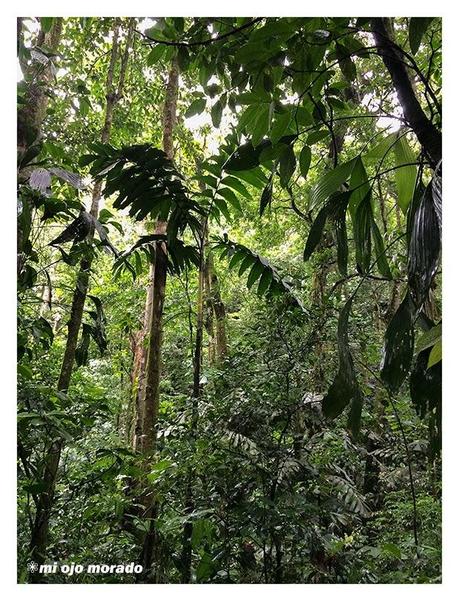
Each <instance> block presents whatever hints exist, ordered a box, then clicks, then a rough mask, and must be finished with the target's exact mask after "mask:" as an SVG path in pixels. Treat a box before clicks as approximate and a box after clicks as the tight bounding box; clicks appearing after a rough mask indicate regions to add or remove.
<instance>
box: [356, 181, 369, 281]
mask: <svg viewBox="0 0 459 601" xmlns="http://www.w3.org/2000/svg"><path fill="white" fill-rule="evenodd" d="M372 221H373V213H372V207H371V191H370V192H368V193H367V195H366V196H365V198H364V199H363V200H362V201H361V202H360V204H359V206H358V207H357V210H356V212H355V219H354V242H355V259H356V262H357V270H358V271H359V273H367V272H368V270H369V268H370V261H371V224H372Z"/></svg>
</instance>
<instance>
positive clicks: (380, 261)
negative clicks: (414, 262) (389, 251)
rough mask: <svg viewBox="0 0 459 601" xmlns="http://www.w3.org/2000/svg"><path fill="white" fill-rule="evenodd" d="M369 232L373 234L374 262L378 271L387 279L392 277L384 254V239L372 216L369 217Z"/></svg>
mask: <svg viewBox="0 0 459 601" xmlns="http://www.w3.org/2000/svg"><path fill="white" fill-rule="evenodd" d="M371 233H372V236H373V242H374V245H375V254H376V257H375V259H376V264H377V266H378V271H379V273H380V274H381V275H382V276H383V277H385V278H388V279H389V280H391V279H392V272H391V270H390V267H389V262H388V260H387V256H386V250H385V247H384V241H383V239H382V236H381V232H380V231H379V227H378V224H377V223H376V221H375V219H374V217H372V219H371Z"/></svg>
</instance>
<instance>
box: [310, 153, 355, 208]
mask: <svg viewBox="0 0 459 601" xmlns="http://www.w3.org/2000/svg"><path fill="white" fill-rule="evenodd" d="M355 161H356V159H351V160H350V161H348V162H347V163H343V164H342V165H338V167H336V168H335V169H332V170H331V171H327V173H326V174H325V175H323V176H322V177H321V178H320V179H319V181H318V182H316V184H314V186H313V188H312V190H311V196H310V208H314V207H319V206H321V205H322V203H323V202H324V201H325V200H326V199H327V198H328V197H329V196H330V195H331V194H333V192H336V191H337V190H338V188H339V187H340V186H341V185H342V184H343V183H344V182H345V181H346V180H347V179H348V177H349V176H350V174H351V173H352V169H353V168H354V165H355Z"/></svg>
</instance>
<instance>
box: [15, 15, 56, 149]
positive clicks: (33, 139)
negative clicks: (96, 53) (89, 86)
mask: <svg viewBox="0 0 459 601" xmlns="http://www.w3.org/2000/svg"><path fill="white" fill-rule="evenodd" d="M61 34H62V17H56V18H55V19H54V21H53V24H52V26H51V29H50V30H49V31H48V32H47V33H44V32H43V30H40V31H39V33H38V36H37V40H36V43H35V46H39V47H44V48H46V50H47V51H49V52H50V53H51V54H55V53H56V51H57V48H58V46H59V42H60V39H61ZM21 35H22V19H18V45H19V44H20V39H21ZM21 68H22V70H23V75H24V79H25V80H26V81H27V82H28V85H27V91H26V95H25V102H24V104H23V105H22V107H21V108H20V109H19V111H18V120H17V136H18V138H17V145H18V154H19V156H23V155H24V154H25V153H26V152H27V150H28V149H29V148H30V147H31V146H33V145H34V144H36V143H37V142H38V141H39V140H40V138H41V135H42V132H41V126H42V123H43V120H44V118H45V115H46V109H47V107H48V97H49V96H48V87H49V84H50V82H51V80H52V78H53V68H52V62H51V61H48V62H47V63H46V64H44V65H43V64H42V63H41V62H38V61H34V62H32V63H31V64H25V63H24V61H21Z"/></svg>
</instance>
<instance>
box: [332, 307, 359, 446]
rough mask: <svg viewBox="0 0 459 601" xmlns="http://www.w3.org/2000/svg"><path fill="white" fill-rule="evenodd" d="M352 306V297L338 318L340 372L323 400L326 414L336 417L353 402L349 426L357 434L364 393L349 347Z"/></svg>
mask: <svg viewBox="0 0 459 601" xmlns="http://www.w3.org/2000/svg"><path fill="white" fill-rule="evenodd" d="M351 306H352V297H351V298H350V299H349V300H348V301H347V303H346V304H345V305H344V307H343V308H342V310H341V313H340V316H339V320H338V355H339V368H338V373H337V375H336V377H335V379H334V380H333V383H332V385H331V386H330V388H329V390H328V392H327V394H326V395H325V397H324V398H323V401H322V409H323V412H324V414H325V415H326V416H327V417H329V418H335V417H337V416H338V415H340V413H342V412H343V411H344V409H345V408H346V407H347V406H348V405H349V403H351V401H352V404H351V412H350V414H349V422H348V423H349V426H350V428H351V430H352V432H353V434H354V435H355V434H357V432H358V430H359V427H360V418H361V412H362V393H361V391H360V388H359V384H358V382H357V377H356V374H355V370H354V362H353V360H352V355H351V352H350V349H349V335H348V329H349V313H350V310H351Z"/></svg>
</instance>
